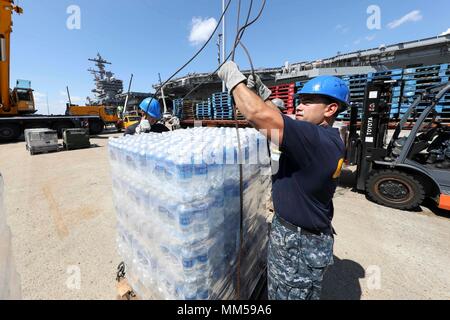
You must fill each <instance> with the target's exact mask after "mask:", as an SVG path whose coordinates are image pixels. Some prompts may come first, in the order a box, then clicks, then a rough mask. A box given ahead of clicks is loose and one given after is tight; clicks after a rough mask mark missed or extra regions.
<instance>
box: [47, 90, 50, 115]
mask: <svg viewBox="0 0 450 320" xmlns="http://www.w3.org/2000/svg"><path fill="white" fill-rule="evenodd" d="M46 97H47V115H48V116H49V115H50V107H49V106H48V92H47V94H46Z"/></svg>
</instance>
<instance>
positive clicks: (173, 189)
mask: <svg viewBox="0 0 450 320" xmlns="http://www.w3.org/2000/svg"><path fill="white" fill-rule="evenodd" d="M240 138H241V143H242V146H241V150H242V156H243V161H238V155H239V152H238V141H237V134H236V130H235V129H231V128H194V129H188V130H178V131H174V132H169V133H164V134H145V135H140V136H134V137H130V136H127V137H123V138H119V139H111V140H110V142H109V155H110V162H111V167H112V182H113V194H114V201H115V207H116V213H117V218H118V241H117V243H118V250H119V254H120V255H121V256H122V258H123V260H124V261H125V263H126V265H127V278H128V280H129V282H130V284H131V285H132V287H133V288H134V290H135V291H136V292H137V293H138V294H139V295H140V296H141V297H142V298H144V299H168V300H206V299H213V300H227V299H248V298H250V296H251V294H252V293H253V291H254V289H255V287H256V286H257V283H258V281H259V279H260V277H261V275H262V274H263V272H264V270H265V263H266V250H267V233H268V232H267V223H266V219H267V216H268V211H267V210H266V200H267V199H268V193H269V192H270V183H271V179H270V161H269V157H268V153H267V140H266V139H265V137H264V136H262V135H261V134H259V133H258V132H257V131H256V130H254V129H240ZM238 163H242V168H243V186H244V188H243V190H244V192H243V202H244V203H243V204H244V205H243V219H242V221H243V228H242V230H243V233H242V236H243V242H242V244H241V243H240V236H241V235H240V223H241V219H240V166H239V164H238ZM239 253H241V254H239ZM239 259H240V263H238V262H239ZM238 266H239V267H238ZM238 268H239V270H238ZM239 275H240V276H239ZM238 277H239V279H238ZM238 283H239V284H240V286H239V287H240V290H239V291H240V292H237V291H238V289H237V288H238Z"/></svg>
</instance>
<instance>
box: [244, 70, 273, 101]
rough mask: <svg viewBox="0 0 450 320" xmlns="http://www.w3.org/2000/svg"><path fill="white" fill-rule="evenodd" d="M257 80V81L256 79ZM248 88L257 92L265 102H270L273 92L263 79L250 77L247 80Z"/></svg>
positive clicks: (256, 76)
mask: <svg viewBox="0 0 450 320" xmlns="http://www.w3.org/2000/svg"><path fill="white" fill-rule="evenodd" d="M254 78H256V80H255V79H254ZM247 87H248V88H249V89H250V90H254V91H256V94H257V95H258V96H260V97H261V98H262V99H263V100H264V101H266V100H268V99H269V97H270V96H271V95H272V91H270V89H269V88H267V86H266V85H265V84H264V83H263V82H262V81H261V78H260V77H259V76H258V75H255V77H253V75H250V76H249V77H248V79H247Z"/></svg>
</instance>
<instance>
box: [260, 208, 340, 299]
mask: <svg viewBox="0 0 450 320" xmlns="http://www.w3.org/2000/svg"><path fill="white" fill-rule="evenodd" d="M333 245H334V238H333V237H332V236H330V235H322V236H316V235H301V234H300V232H294V231H291V230H289V229H288V228H286V227H284V226H283V225H281V224H280V222H279V218H277V217H276V216H275V218H274V221H273V223H272V229H271V231H270V237H269V252H268V262H267V265H268V270H267V271H268V294H269V300H320V295H321V291H322V280H323V276H324V274H325V271H326V269H327V267H328V266H330V265H332V264H333Z"/></svg>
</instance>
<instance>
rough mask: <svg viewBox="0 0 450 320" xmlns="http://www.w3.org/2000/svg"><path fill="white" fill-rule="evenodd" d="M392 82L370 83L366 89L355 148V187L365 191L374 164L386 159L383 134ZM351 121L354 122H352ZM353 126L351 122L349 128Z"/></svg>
mask: <svg viewBox="0 0 450 320" xmlns="http://www.w3.org/2000/svg"><path fill="white" fill-rule="evenodd" d="M391 96H392V82H385V81H381V82H369V83H368V84H367V86H366V91H365V98H364V105H363V115H362V123H361V134H360V139H359V143H358V147H357V150H358V151H357V153H356V163H357V184H356V187H357V189H358V190H360V191H365V189H366V181H367V178H368V176H369V174H370V172H371V170H372V163H373V161H377V160H383V159H384V158H385V157H386V156H387V151H386V142H385V139H386V135H387V131H388V129H389V119H390V111H391V110H390V109H391V108H390V101H391V100H392V99H391ZM353 121H354V120H353ZM352 125H354V124H352V123H350V126H352Z"/></svg>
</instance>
